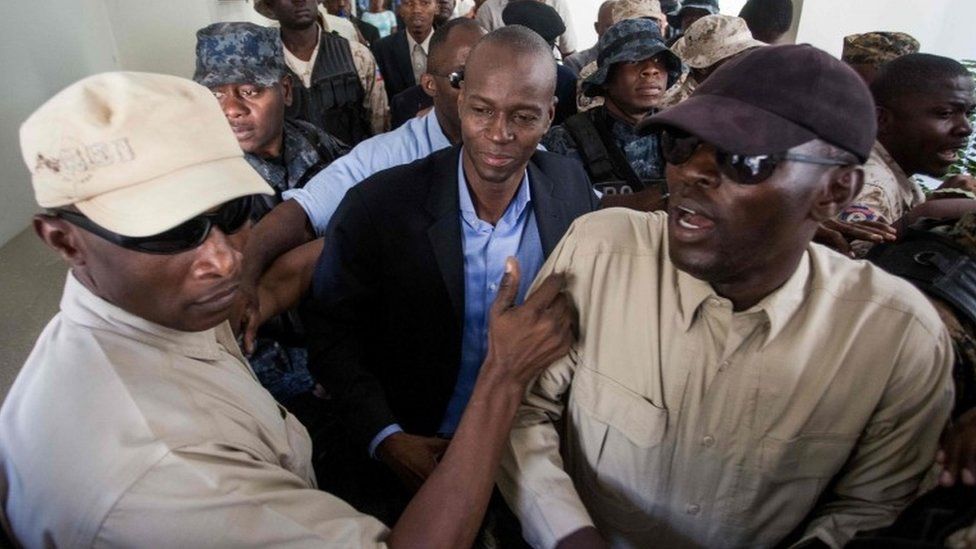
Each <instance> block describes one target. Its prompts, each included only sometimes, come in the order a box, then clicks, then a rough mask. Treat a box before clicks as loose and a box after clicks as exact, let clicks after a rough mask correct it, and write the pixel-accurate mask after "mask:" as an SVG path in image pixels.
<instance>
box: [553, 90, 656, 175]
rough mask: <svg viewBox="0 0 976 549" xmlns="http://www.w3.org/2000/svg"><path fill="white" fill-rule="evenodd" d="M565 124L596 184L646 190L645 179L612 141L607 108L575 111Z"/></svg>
mask: <svg viewBox="0 0 976 549" xmlns="http://www.w3.org/2000/svg"><path fill="white" fill-rule="evenodd" d="M563 125H564V126H565V127H566V131H568V132H569V135H570V137H572V138H573V141H574V142H575V143H576V147H577V150H578V151H579V153H580V156H582V157H583V164H584V165H585V166H586V171H587V172H588V173H589V175H590V179H591V180H592V181H593V183H594V184H596V185H597V186H599V184H600V183H625V184H627V185H629V186H630V188H631V189H632V190H633V191H634V192H639V191H641V190H643V189H644V187H645V185H644V182H643V181H641V179H640V178H639V177H637V174H636V173H635V172H634V168H632V167H631V165H630V162H628V161H627V158H626V157H625V156H624V153H623V151H621V150H620V148H619V147H617V144H616V143H615V142H614V141H613V136H612V135H611V134H610V128H609V124H608V123H607V120H606V113H605V112H604V109H602V108H596V109H592V110H590V111H586V112H581V113H578V114H575V115H573V116H571V117H569V118H567V119H566V120H565V121H564V122H563Z"/></svg>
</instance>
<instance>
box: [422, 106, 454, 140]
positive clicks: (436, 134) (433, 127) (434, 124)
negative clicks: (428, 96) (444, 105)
mask: <svg viewBox="0 0 976 549" xmlns="http://www.w3.org/2000/svg"><path fill="white" fill-rule="evenodd" d="M435 110H436V107H435V108H433V109H430V112H428V113H427V114H425V115H424V123H425V124H426V125H427V135H428V137H429V138H430V146H431V149H430V150H432V151H439V150H441V149H446V148H448V147H450V146H451V141H450V140H448V138H447V135H445V134H444V129H443V128H441V123H440V122H439V121H438V120H437V113H436V112H434V111H435Z"/></svg>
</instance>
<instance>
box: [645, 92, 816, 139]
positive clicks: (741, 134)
mask: <svg viewBox="0 0 976 549" xmlns="http://www.w3.org/2000/svg"><path fill="white" fill-rule="evenodd" d="M664 127H672V128H677V129H679V130H682V131H684V132H687V133H690V134H692V135H695V136H697V137H698V138H699V139H701V140H702V141H706V142H708V143H711V144H712V145H715V146H716V147H718V148H719V149H722V150H723V151H727V152H730V153H734V154H770V153H776V152H783V151H785V150H787V149H790V148H793V147H796V146H797V145H802V144H803V143H806V142H808V141H812V140H814V139H816V138H817V135H816V134H814V133H813V132H812V131H810V130H808V129H806V128H804V127H802V126H798V125H797V124H795V123H793V122H791V121H789V120H787V119H785V118H783V117H782V116H779V115H778V114H775V113H772V112H769V111H767V110H763V109H761V108H759V107H756V106H754V105H750V104H749V103H745V102H742V101H739V100H737V99H731V98H728V97H722V96H718V95H709V94H697V95H695V94H693V95H692V96H691V97H689V98H688V99H686V100H685V101H683V102H681V103H679V104H678V105H676V106H674V107H671V108H670V109H666V110H664V111H662V112H660V113H658V114H655V115H653V116H651V117H648V118H645V119H644V120H642V121H641V122H640V123H639V124H638V125H637V131H638V133H639V134H640V135H646V134H648V133H650V132H652V131H654V130H656V129H660V128H664Z"/></svg>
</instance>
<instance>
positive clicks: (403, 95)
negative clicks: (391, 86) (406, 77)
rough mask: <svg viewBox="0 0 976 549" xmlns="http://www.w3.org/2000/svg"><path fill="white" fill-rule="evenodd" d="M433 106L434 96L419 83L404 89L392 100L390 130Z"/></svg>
mask: <svg viewBox="0 0 976 549" xmlns="http://www.w3.org/2000/svg"><path fill="white" fill-rule="evenodd" d="M433 106H434V98H433V97H431V96H429V95H427V93H426V92H425V91H424V89H423V88H422V87H420V85H419V84H418V85H416V86H411V87H409V88H407V89H405V90H403V91H402V92H400V93H398V94H397V95H396V97H394V98H393V101H392V102H390V131H393V130H395V129H397V128H399V127H400V126H402V125H404V124H406V123H407V121H409V120H410V119H411V118H414V117H416V116H417V113H418V112H420V111H422V110H424V109H426V108H427V107H433Z"/></svg>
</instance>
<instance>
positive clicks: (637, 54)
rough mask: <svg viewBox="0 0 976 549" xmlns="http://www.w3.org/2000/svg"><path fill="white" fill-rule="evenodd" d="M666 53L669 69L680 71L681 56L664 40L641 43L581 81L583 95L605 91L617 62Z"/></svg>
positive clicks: (616, 56)
mask: <svg viewBox="0 0 976 549" xmlns="http://www.w3.org/2000/svg"><path fill="white" fill-rule="evenodd" d="M662 53H663V54H664V56H665V60H666V65H667V68H668V71H669V72H670V71H680V70H681V58H679V57H678V56H677V55H675V54H674V52H672V51H671V50H670V49H668V47H667V46H665V45H664V43H663V42H658V43H654V42H651V43H646V42H644V43H640V44H639V45H638V49H636V50H633V51H625V52H621V54H619V55H615V56H614V57H612V58H610V59H608V60H607V61H606V63H605V64H604V65H603V66H602V67H600V68H599V69H597V70H596V72H594V73H593V74H591V75H589V76H587V77H586V78H585V79H583V82H581V83H580V90H581V91H582V92H583V95H585V96H587V97H595V96H597V95H601V94H602V93H603V85H604V84H606V82H607V77H608V76H609V74H610V67H611V66H613V65H614V64H615V63H627V62H631V61H640V60H642V59H650V58H652V57H657V56H658V55H661V54H662Z"/></svg>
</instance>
